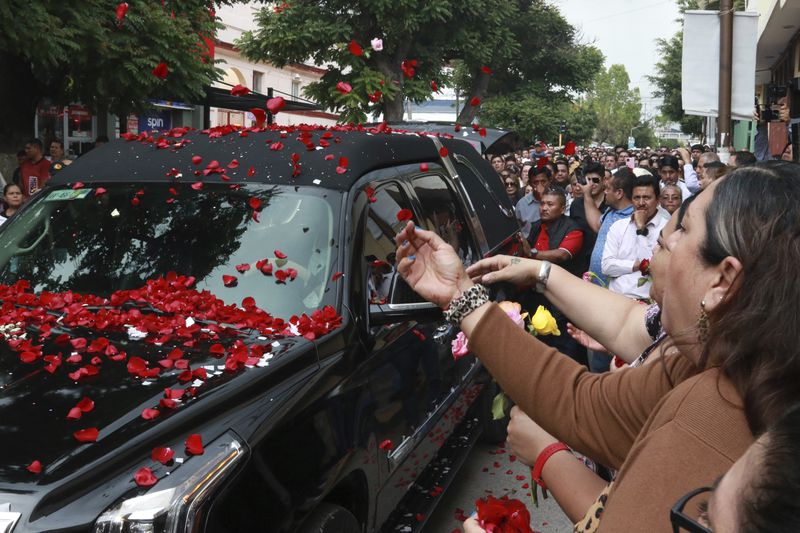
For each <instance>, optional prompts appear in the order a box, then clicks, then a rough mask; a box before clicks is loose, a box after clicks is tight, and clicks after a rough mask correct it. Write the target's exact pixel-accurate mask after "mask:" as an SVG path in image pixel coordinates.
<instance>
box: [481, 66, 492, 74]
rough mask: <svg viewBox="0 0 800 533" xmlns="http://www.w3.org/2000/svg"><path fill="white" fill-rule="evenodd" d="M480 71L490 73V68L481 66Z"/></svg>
mask: <svg viewBox="0 0 800 533" xmlns="http://www.w3.org/2000/svg"><path fill="white" fill-rule="evenodd" d="M481 72H483V73H484V74H491V73H492V69H490V68H489V67H481Z"/></svg>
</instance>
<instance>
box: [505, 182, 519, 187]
mask: <svg viewBox="0 0 800 533" xmlns="http://www.w3.org/2000/svg"><path fill="white" fill-rule="evenodd" d="M516 186H517V184H516V183H514V182H513V181H507V182H506V187H516Z"/></svg>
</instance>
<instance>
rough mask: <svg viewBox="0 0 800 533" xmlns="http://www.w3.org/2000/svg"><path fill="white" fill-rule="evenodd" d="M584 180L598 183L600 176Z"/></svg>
mask: <svg viewBox="0 0 800 533" xmlns="http://www.w3.org/2000/svg"><path fill="white" fill-rule="evenodd" d="M586 180H587V181H591V182H592V183H600V178H586Z"/></svg>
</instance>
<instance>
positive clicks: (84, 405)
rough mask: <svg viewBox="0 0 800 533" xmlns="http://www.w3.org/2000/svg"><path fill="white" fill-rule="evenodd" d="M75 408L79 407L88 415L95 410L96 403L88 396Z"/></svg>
mask: <svg viewBox="0 0 800 533" xmlns="http://www.w3.org/2000/svg"><path fill="white" fill-rule="evenodd" d="M75 407H77V408H78V409H80V410H81V411H82V412H84V413H88V412H90V411H91V410H92V409H94V401H93V400H92V399H91V398H89V397H88V396H84V397H83V399H81V401H79V402H78V404H77V405H76V406H75Z"/></svg>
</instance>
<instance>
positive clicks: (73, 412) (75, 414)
mask: <svg viewBox="0 0 800 533" xmlns="http://www.w3.org/2000/svg"><path fill="white" fill-rule="evenodd" d="M82 416H83V411H81V410H80V409H79V408H77V407H73V408H72V409H70V410H69V413H67V419H68V420H78V419H79V418H80V417H82Z"/></svg>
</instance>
